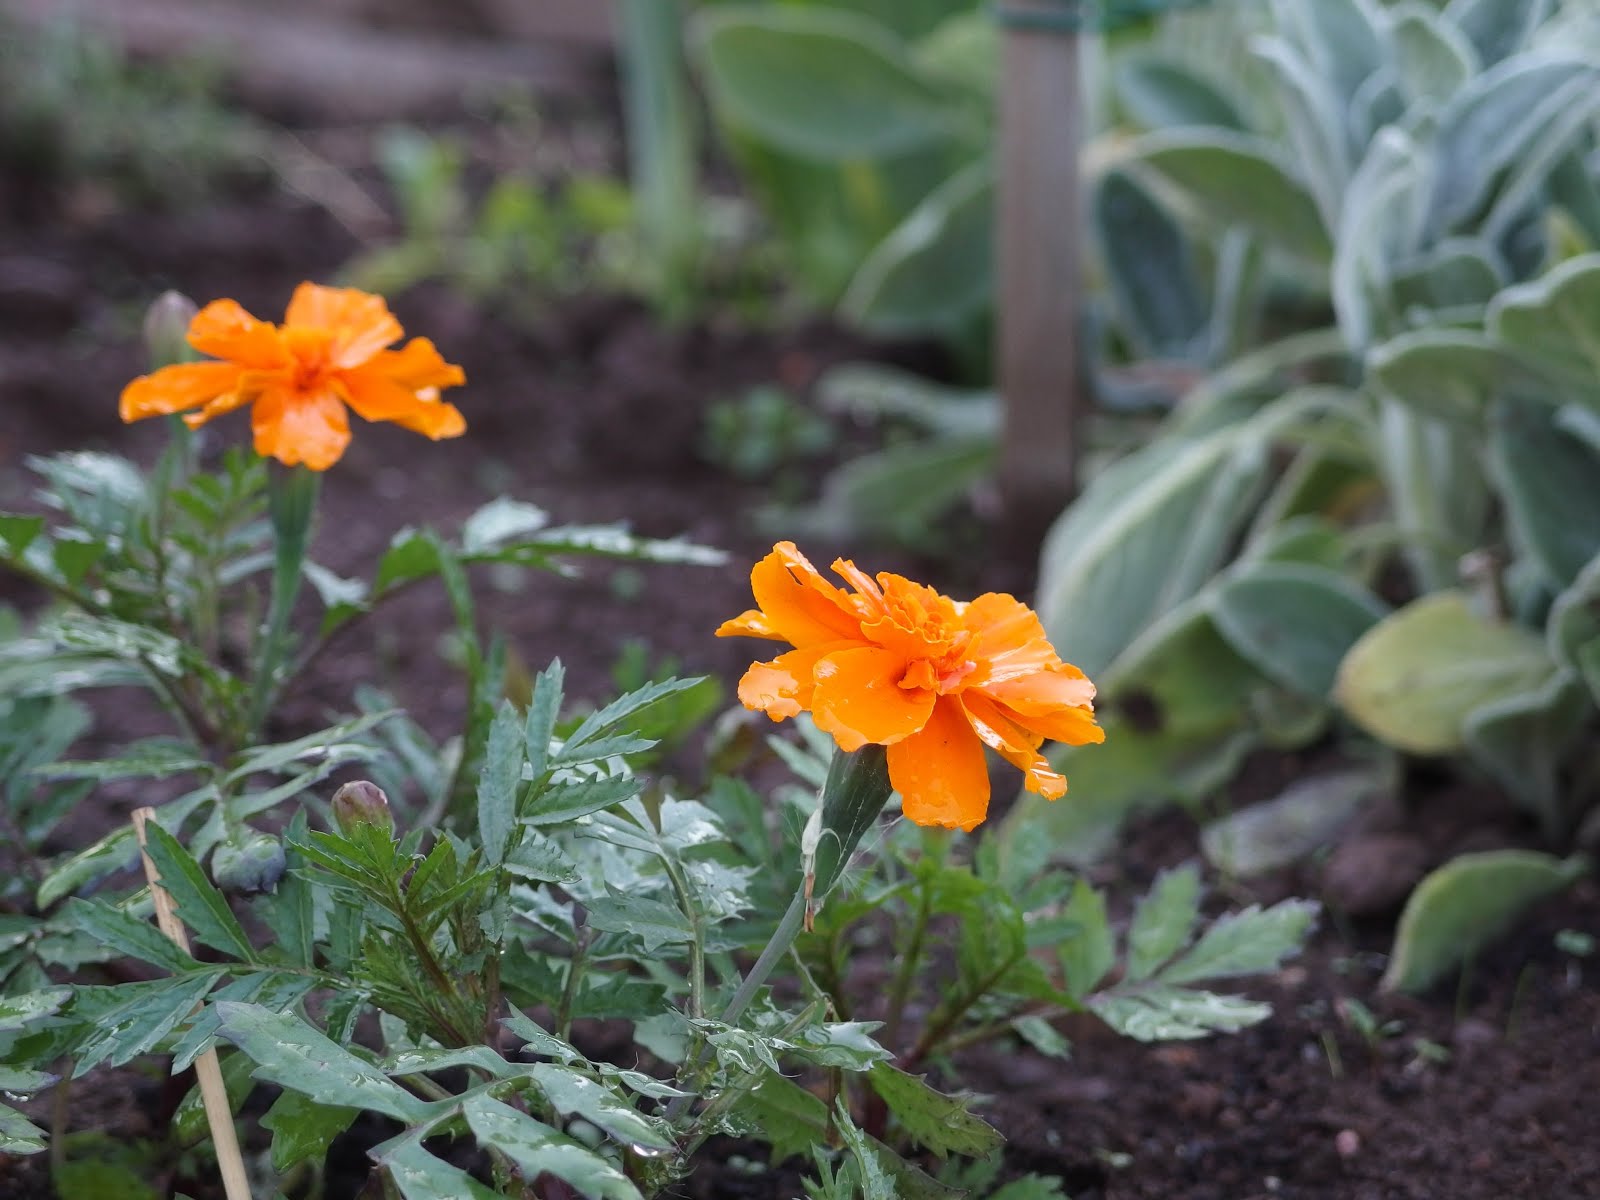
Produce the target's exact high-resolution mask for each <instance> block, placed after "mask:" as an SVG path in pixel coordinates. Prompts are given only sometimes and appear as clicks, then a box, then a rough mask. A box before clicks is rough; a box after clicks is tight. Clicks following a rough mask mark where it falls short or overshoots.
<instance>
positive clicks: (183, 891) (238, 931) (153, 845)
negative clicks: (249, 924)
mask: <svg viewBox="0 0 1600 1200" xmlns="http://www.w3.org/2000/svg"><path fill="white" fill-rule="evenodd" d="M145 831H146V832H145V837H146V846H145V850H146V853H148V854H149V855H150V860H151V861H152V862H154V863H155V865H156V870H157V871H158V872H159V873H160V877H161V886H162V888H164V889H165V890H166V892H167V894H168V895H169V896H171V897H172V902H173V904H174V905H176V906H177V909H178V916H179V917H180V918H181V919H182V920H183V922H184V924H185V925H187V926H188V927H189V931H190V933H192V934H193V935H194V937H195V938H196V939H197V940H199V941H202V942H204V943H205V944H206V945H208V946H210V947H212V948H213V949H216V950H221V951H222V952H223V953H225V954H231V955H233V957H234V958H235V959H237V960H238V961H239V962H247V963H253V962H258V961H260V959H259V957H258V956H257V954H256V952H255V949H254V948H253V947H252V946H251V945H250V939H249V938H248V937H246V936H245V932H244V929H243V927H241V926H240V924H239V920H238V918H237V917H235V916H234V915H233V910H232V909H231V908H229V907H228V902H227V900H226V899H224V898H223V895H222V893H221V892H219V891H217V889H216V888H214V887H212V886H211V881H210V880H208V879H207V878H206V877H205V872H203V871H201V869H200V866H199V864H198V863H196V862H195V861H194V859H192V858H190V857H189V852H188V851H187V850H185V849H184V848H183V845H182V843H180V842H179V841H178V839H177V838H175V837H173V836H172V835H171V834H170V833H168V832H167V831H166V830H165V829H163V828H161V826H160V825H157V824H156V823H155V822H154V821H151V822H150V823H149V824H147V825H146V826H145Z"/></svg>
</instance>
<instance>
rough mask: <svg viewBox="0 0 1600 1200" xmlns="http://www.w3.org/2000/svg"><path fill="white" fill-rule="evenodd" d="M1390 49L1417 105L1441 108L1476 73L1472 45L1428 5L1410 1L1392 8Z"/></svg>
mask: <svg viewBox="0 0 1600 1200" xmlns="http://www.w3.org/2000/svg"><path fill="white" fill-rule="evenodd" d="M1389 48H1390V53H1391V54H1392V55H1393V57H1394V64H1395V75H1396V76H1397V77H1398V79H1399V81H1400V86H1401V88H1402V89H1403V90H1404V91H1405V93H1406V96H1407V98H1408V99H1409V100H1410V101H1411V102H1412V103H1413V104H1414V103H1416V102H1418V101H1422V100H1425V101H1429V102H1431V103H1433V104H1442V103H1444V102H1445V101H1446V100H1448V99H1449V98H1450V97H1451V96H1453V95H1454V94H1455V93H1456V92H1457V91H1458V90H1459V89H1460V88H1461V86H1462V85H1463V84H1465V83H1466V81H1467V80H1468V79H1470V78H1471V77H1472V75H1473V72H1474V71H1475V70H1476V69H1477V63H1476V58H1477V55H1476V53H1475V51H1474V50H1473V47H1472V43H1471V42H1470V41H1468V40H1467V38H1466V36H1465V35H1464V34H1463V33H1462V32H1461V31H1460V29H1458V28H1457V27H1456V26H1455V25H1454V24H1453V23H1452V22H1450V21H1448V20H1446V19H1445V18H1444V17H1442V16H1441V15H1440V14H1439V11H1438V10H1437V9H1436V8H1434V7H1432V6H1431V5H1428V4H1423V3H1417V2H1416V0H1407V2H1406V3H1403V4H1396V5H1393V6H1392V7H1391V8H1390V23H1389Z"/></svg>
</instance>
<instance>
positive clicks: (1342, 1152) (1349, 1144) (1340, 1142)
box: [1333, 1129, 1361, 1158]
mask: <svg viewBox="0 0 1600 1200" xmlns="http://www.w3.org/2000/svg"><path fill="white" fill-rule="evenodd" d="M1333 1148H1334V1149H1335V1150H1336V1151H1338V1154H1339V1157H1340V1158H1354V1157H1355V1156H1356V1155H1357V1154H1360V1153H1361V1135H1360V1134H1359V1133H1357V1132H1356V1131H1355V1130H1354V1129H1341V1130H1340V1131H1339V1133H1338V1136H1337V1137H1335V1138H1334V1139H1333Z"/></svg>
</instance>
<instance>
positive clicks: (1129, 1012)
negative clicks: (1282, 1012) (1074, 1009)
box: [1089, 984, 1272, 1042]
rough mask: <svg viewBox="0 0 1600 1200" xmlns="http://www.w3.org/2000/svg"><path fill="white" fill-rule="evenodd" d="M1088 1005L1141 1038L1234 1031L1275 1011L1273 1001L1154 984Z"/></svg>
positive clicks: (1124, 1031) (1099, 998) (1168, 1038)
mask: <svg viewBox="0 0 1600 1200" xmlns="http://www.w3.org/2000/svg"><path fill="white" fill-rule="evenodd" d="M1089 1007H1090V1008H1091V1009H1093V1010H1094V1013H1095V1015H1096V1016H1098V1017H1099V1018H1100V1019H1101V1020H1102V1021H1104V1022H1105V1023H1106V1024H1107V1025H1109V1026H1111V1028H1113V1029H1115V1030H1116V1031H1117V1032H1118V1033H1120V1034H1123V1035H1124V1036H1126V1037H1131V1038H1133V1039H1134V1040H1135V1041H1140V1042H1164V1041H1174V1040H1184V1039H1189V1038H1201V1037H1207V1036H1209V1035H1210V1034H1213V1033H1235V1032H1237V1031H1238V1030H1240V1029H1245V1028H1248V1027H1249V1026H1251V1025H1257V1024H1260V1023H1261V1022H1262V1021H1265V1020H1266V1019H1267V1018H1268V1017H1270V1016H1271V1015H1272V1006H1271V1005H1270V1004H1262V1003H1260V1002H1258V1001H1254V1000H1247V999H1245V998H1244V997H1243V996H1219V995H1216V994H1215V993H1212V992H1201V991H1195V990H1193V989H1190V988H1178V987H1164V986H1160V985H1149V984H1147V985H1145V986H1143V987H1141V988H1139V989H1138V990H1136V991H1130V992H1121V991H1112V992H1102V993H1100V994H1099V995H1098V996H1095V997H1093V998H1092V999H1091V1000H1090V1001H1089Z"/></svg>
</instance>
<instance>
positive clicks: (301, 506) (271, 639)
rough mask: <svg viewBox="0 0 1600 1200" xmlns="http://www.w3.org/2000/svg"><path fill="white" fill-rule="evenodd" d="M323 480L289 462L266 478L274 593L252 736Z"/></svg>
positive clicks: (267, 695) (273, 673)
mask: <svg viewBox="0 0 1600 1200" xmlns="http://www.w3.org/2000/svg"><path fill="white" fill-rule="evenodd" d="M321 480H322V477H321V476H320V475H318V474H317V473H316V472H315V471H311V470H308V469H307V468H305V467H291V468H290V469H289V470H288V471H286V472H277V471H274V473H273V474H272V476H271V478H270V479H269V481H268V484H267V501H268V506H269V508H270V511H271V514H272V535H273V559H272V599H271V602H270V605H269V607H268V609H267V621H266V625H265V627H264V629H263V631H262V636H261V640H260V642H259V643H258V644H257V652H256V662H255V681H254V682H255V686H254V689H253V691H252V693H251V698H250V713H249V719H248V723H247V730H248V734H249V739H250V740H251V741H253V740H255V737H256V735H257V734H259V733H260V732H261V727H262V725H263V724H265V722H266V719H267V713H268V711H269V709H270V708H271V704H272V700H273V699H274V697H275V695H276V693H277V685H278V683H279V675H280V673H281V671H282V667H283V659H284V653H285V650H286V649H287V642H288V637H289V618H290V616H291V615H292V614H293V612H294V602H295V600H296V598H297V597H298V596H299V595H300V582H301V578H302V576H303V573H304V570H305V564H306V550H307V548H308V547H309V545H310V541H311V518H312V515H313V514H314V513H315V512H316V507H317V491H318V485H319V484H320V483H321Z"/></svg>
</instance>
